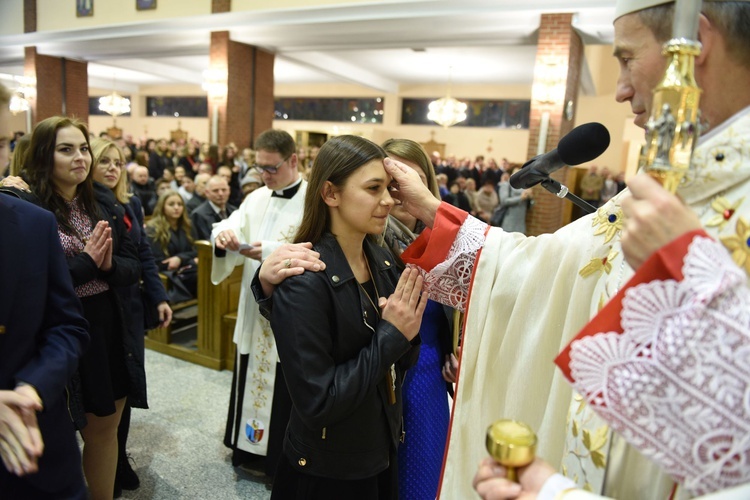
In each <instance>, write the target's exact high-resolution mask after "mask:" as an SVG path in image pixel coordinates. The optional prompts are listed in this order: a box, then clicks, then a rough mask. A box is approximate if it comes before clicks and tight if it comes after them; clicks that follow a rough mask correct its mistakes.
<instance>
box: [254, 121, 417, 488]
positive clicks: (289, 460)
mask: <svg viewBox="0 0 750 500" xmlns="http://www.w3.org/2000/svg"><path fill="white" fill-rule="evenodd" d="M384 158H385V152H384V151H383V149H382V148H380V147H379V146H377V145H376V144H373V143H372V142H370V141H368V140H366V139H363V138H361V137H355V136H340V137H336V138H334V139H332V140H330V141H329V142H327V143H326V144H325V145H324V146H323V147H322V148H321V149H320V153H319V155H318V157H317V159H316V161H315V165H314V166H313V168H312V171H311V175H310V180H309V186H308V191H307V193H306V197H305V213H304V216H303V220H302V223H301V225H300V228H299V230H298V231H297V234H296V236H295V238H294V240H295V241H296V242H307V241H310V242H312V243H313V245H314V250H316V251H317V252H320V256H321V259H322V260H324V261H325V262H326V263H327V267H326V269H325V271H323V272H319V273H304V274H302V275H298V276H292V277H289V278H287V279H286V280H285V281H284V282H282V283H281V284H280V285H278V287H277V288H276V289H275V291H274V292H273V306H272V307H271V310H270V312H269V311H268V310H267V311H266V312H267V313H269V314H270V318H271V327H272V329H273V332H274V337H275V339H276V346H277V349H278V353H279V358H280V359H281V365H282V367H283V369H284V373H285V376H286V381H287V387H288V388H289V393H290V395H291V398H292V402H293V409H292V414H291V418H290V422H289V426H288V428H287V434H286V437H285V441H284V458H283V459H282V461H281V463H280V465H279V469H278V471H277V473H276V476H275V480H274V489H273V493H272V498H275V499H288V498H300V499H302V498H305V499H329V498H358V499H395V498H398V467H397V462H398V460H397V457H398V455H397V453H396V449H397V445H398V443H399V440H400V439H401V438H402V432H403V427H402V415H401V410H402V395H401V385H402V383H403V379H404V374H405V371H406V369H407V368H409V367H410V366H412V365H413V364H414V362H415V361H416V358H417V356H418V352H419V351H418V347H416V346H417V344H418V342H419V337H418V335H417V334H418V331H419V324H420V321H421V317H422V313H423V312H424V308H425V305H426V302H427V299H426V297H423V296H421V293H420V292H421V289H422V278H421V277H420V276H419V273H418V272H417V271H416V270H413V269H410V268H407V269H406V270H405V271H404V272H403V274H402V275H401V278H400V279H399V277H398V274H399V273H398V270H397V268H396V266H395V264H394V262H393V257H392V256H391V254H390V252H388V251H387V250H385V249H384V248H382V247H380V246H379V245H378V244H377V243H376V242H375V241H373V240H372V238H370V236H379V235H380V234H382V232H383V230H384V229H385V225H386V222H387V220H388V214H389V212H390V210H391V208H392V207H393V204H394V201H393V199H392V198H391V196H390V194H389V191H388V186H389V183H390V178H389V177H388V175H387V174H386V173H385V169H384V167H383V159H384ZM287 267H289V266H287ZM259 287H260V284H259V283H258V282H257V280H256V282H255V291H256V292H257V293H258V295H260V293H259ZM268 292H269V293H270V290H268ZM386 297H388V299H386ZM313 298H314V299H313ZM260 302H261V305H262V306H264V305H267V304H265V302H264V301H262V300H261V301H260ZM380 306H382V307H380Z"/></svg>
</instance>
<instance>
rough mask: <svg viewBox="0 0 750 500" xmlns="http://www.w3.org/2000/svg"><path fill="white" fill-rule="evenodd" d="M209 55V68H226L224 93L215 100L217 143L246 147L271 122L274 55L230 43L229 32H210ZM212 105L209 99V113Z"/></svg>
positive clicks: (244, 45) (213, 102) (269, 126)
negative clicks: (217, 108) (222, 96)
mask: <svg viewBox="0 0 750 500" xmlns="http://www.w3.org/2000/svg"><path fill="white" fill-rule="evenodd" d="M210 58H211V67H212V68H228V69H227V95H226V98H225V99H222V100H220V101H218V106H219V120H218V122H219V123H218V125H219V127H218V129H219V130H218V142H219V144H227V143H229V142H234V143H235V144H236V145H237V147H238V148H245V147H249V146H251V145H252V143H253V140H254V139H255V137H257V136H258V134H260V133H261V132H262V131H264V130H266V129H269V128H271V126H272V125H273V63H274V55H273V54H271V53H269V52H266V51H264V50H261V49H258V48H256V47H253V46H251V45H246V44H243V43H240V42H234V41H232V40H230V39H229V32H227V31H222V32H214V33H211V51H210ZM216 104H217V102H216V101H211V102H209V105H210V107H211V113H213V111H214V106H216ZM210 126H211V125H210V120H209V127H210Z"/></svg>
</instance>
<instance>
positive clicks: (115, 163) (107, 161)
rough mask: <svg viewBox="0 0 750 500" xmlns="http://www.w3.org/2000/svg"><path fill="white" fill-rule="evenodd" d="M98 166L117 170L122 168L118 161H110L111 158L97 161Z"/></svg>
mask: <svg viewBox="0 0 750 500" xmlns="http://www.w3.org/2000/svg"><path fill="white" fill-rule="evenodd" d="M99 165H100V166H102V167H104V168H106V169H109V167H111V166H115V167H117V168H122V165H123V163H122V162H121V161H120V160H112V159H111V158H107V157H106V156H105V157H104V158H102V159H101V160H99Z"/></svg>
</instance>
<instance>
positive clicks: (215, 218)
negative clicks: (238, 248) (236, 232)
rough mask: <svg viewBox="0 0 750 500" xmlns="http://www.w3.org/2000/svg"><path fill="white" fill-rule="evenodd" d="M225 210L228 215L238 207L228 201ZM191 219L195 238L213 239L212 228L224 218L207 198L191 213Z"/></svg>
mask: <svg viewBox="0 0 750 500" xmlns="http://www.w3.org/2000/svg"><path fill="white" fill-rule="evenodd" d="M225 210H226V211H227V217H228V216H229V215H231V213H232V212H234V211H235V210H237V207H235V206H234V205H230V204H229V203H227V206H226V209H225ZM190 220H191V221H192V222H193V239H194V240H209V239H211V229H213V226H214V223H216V222H221V220H222V219H221V217H219V214H217V213H216V212H214V208H213V207H212V206H211V204H210V202H209V201H208V200H206V201H204V202H203V203H201V204H200V205H198V208H196V209H195V210H194V211H193V213H192V214H190Z"/></svg>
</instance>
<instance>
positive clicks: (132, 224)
mask: <svg viewBox="0 0 750 500" xmlns="http://www.w3.org/2000/svg"><path fill="white" fill-rule="evenodd" d="M91 147H92V153H93V156H94V164H93V167H92V170H93V174H92V175H93V178H94V181H96V182H98V183H99V184H101V186H104V187H107V188H109V190H110V191H112V193H113V194H114V196H115V198H116V203H117V206H119V207H122V208H123V210H124V213H123V214H122V215H123V220H124V222H125V226H126V227H127V229H128V236H130V239H131V240H132V241H133V243H134V244H135V246H136V248H137V249H138V259H139V260H140V262H141V280H140V281H141V283H136V284H134V285H131V286H128V287H118V288H116V289H115V291H116V292H117V293H118V295H119V296H120V301H121V303H122V305H123V307H124V309H125V311H126V315H125V316H126V318H127V323H128V329H129V332H130V335H128V336H127V337H126V343H125V352H126V353H127V356H128V357H127V364H126V366H127V368H128V372H129V375H130V376H131V377H132V378H134V379H136V380H138V383H137V384H134V389H135V390H131V393H130V397H129V398H128V401H127V403H126V405H125V409H124V410H123V412H122V418H121V419H120V425H119V427H118V430H117V442H118V447H117V448H118V454H117V474H116V476H115V496H119V495H118V494H119V493H120V491H121V490H122V489H127V490H134V489H136V488H138V486H139V485H140V480H139V479H138V476H137V475H136V473H135V471H133V469H132V467H131V466H130V463H129V461H128V458H127V440H128V431H129V428H130V409H131V407H133V408H148V402H147V399H146V372H145V370H144V363H145V359H144V354H145V353H144V349H145V346H144V341H143V339H144V335H145V330H146V329H150V328H154V327H156V326H159V325H161V326H166V325H168V324H169V323H170V321H171V320H172V309H171V308H170V307H169V302H168V298H167V292H166V290H165V289H164V285H163V284H162V282H161V279H160V278H159V271H158V269H157V267H156V263H155V262H154V256H153V254H152V253H151V245H150V244H149V242H148V239H147V238H146V234H145V229H144V226H143V207H142V206H141V202H140V200H139V199H138V197H137V196H134V195H133V194H132V193H130V192H128V179H127V177H128V176H127V174H126V173H125V171H124V164H125V157H124V155H123V153H122V151H121V150H120V148H119V147H118V146H117V145H116V144H115V143H114V142H112V141H110V140H108V139H94V140H92V141H91ZM146 318H149V319H148V321H147V319H146Z"/></svg>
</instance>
